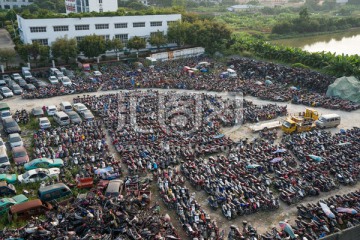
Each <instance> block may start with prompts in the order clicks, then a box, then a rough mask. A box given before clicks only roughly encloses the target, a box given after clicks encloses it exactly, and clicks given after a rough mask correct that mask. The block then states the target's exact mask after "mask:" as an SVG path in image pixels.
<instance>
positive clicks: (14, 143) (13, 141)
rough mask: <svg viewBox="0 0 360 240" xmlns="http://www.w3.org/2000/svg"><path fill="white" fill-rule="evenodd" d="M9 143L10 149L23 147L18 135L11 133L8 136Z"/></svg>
mask: <svg viewBox="0 0 360 240" xmlns="http://www.w3.org/2000/svg"><path fill="white" fill-rule="evenodd" d="M9 143H10V147H11V148H14V147H20V146H24V142H23V141H22V139H21V137H20V134H18V133H12V134H10V135H9Z"/></svg>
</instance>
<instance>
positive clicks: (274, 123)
mask: <svg viewBox="0 0 360 240" xmlns="http://www.w3.org/2000/svg"><path fill="white" fill-rule="evenodd" d="M279 127H281V121H271V122H266V123H262V124H256V125H252V126H250V127H249V128H250V129H251V131H253V132H259V131H262V130H265V131H266V130H270V129H274V128H279Z"/></svg>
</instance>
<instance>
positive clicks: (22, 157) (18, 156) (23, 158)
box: [12, 146, 29, 165]
mask: <svg viewBox="0 0 360 240" xmlns="http://www.w3.org/2000/svg"><path fill="white" fill-rule="evenodd" d="M12 156H13V158H14V162H15V164H16V165H19V164H24V163H27V162H29V156H28V154H27V151H26V149H25V147H23V146H20V147H14V148H13V149H12Z"/></svg>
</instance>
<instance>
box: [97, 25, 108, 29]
mask: <svg viewBox="0 0 360 240" xmlns="http://www.w3.org/2000/svg"><path fill="white" fill-rule="evenodd" d="M95 29H109V24H95Z"/></svg>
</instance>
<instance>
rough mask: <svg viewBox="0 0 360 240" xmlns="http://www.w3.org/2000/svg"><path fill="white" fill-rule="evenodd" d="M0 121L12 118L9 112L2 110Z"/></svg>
mask: <svg viewBox="0 0 360 240" xmlns="http://www.w3.org/2000/svg"><path fill="white" fill-rule="evenodd" d="M0 118H1V121H2V120H4V119H7V118H12V116H11V112H10V110H4V111H1V112H0Z"/></svg>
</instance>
